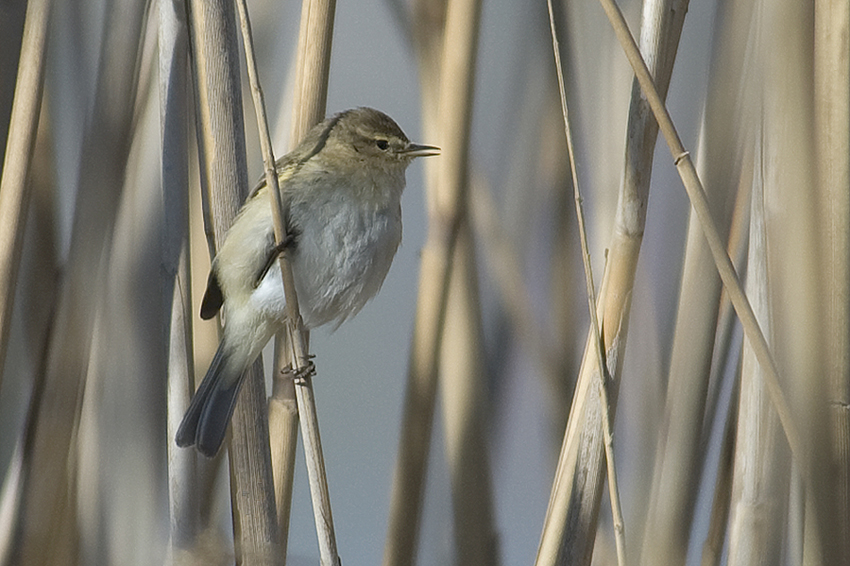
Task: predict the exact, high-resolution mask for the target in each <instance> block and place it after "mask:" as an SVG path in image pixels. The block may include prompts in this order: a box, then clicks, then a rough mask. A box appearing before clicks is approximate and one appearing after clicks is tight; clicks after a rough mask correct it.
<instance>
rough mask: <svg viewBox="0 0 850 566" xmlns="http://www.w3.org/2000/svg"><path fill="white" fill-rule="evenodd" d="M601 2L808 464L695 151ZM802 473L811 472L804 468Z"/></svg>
mask: <svg viewBox="0 0 850 566" xmlns="http://www.w3.org/2000/svg"><path fill="white" fill-rule="evenodd" d="M600 2H601V3H602V7H603V8H604V9H605V13H606V14H607V15H608V18H609V20H610V21H611V25H612V26H613V28H614V32H615V33H616V34H617V38H618V39H619V40H620V42H621V45H622V46H623V49H624V51H625V52H626V56H627V57H628V59H629V63H631V64H632V68H633V69H634V71H635V75H636V76H637V79H638V81H639V82H640V86H641V89H643V92H644V94H645V95H646V96H647V100H648V102H649V105H650V108H651V109H652V112H653V115H654V116H655V118H656V119H657V120H658V121H659V125H660V129H661V132H662V133H663V134H664V138H665V140H666V141H667V145H668V147H669V149H670V153H671V154H672V156H673V159H674V162H675V164H676V169H677V170H678V172H679V176H680V177H681V179H682V182H683V184H684V186H685V190H686V191H687V193H688V197H689V198H690V201H691V205H692V206H693V208H694V212H695V213H696V217H697V219H698V220H699V222H700V225H701V227H702V228H703V233H704V234H705V237H706V240H707V241H708V244H709V248H710V249H711V254H712V258H713V259H714V263H715V266H716V267H717V270H718V272H719V273H720V279H721V281H722V282H723V286H724V288H725V289H726V291H727V293H728V294H729V297H730V300H731V301H732V305H733V306H734V307H735V312H736V313H737V315H738V318H739V319H740V320H741V324H742V326H743V328H744V333H745V336H746V337H747V340H749V341H750V343H751V345H752V347H753V351H754V353H755V355H756V357H757V359H758V361H759V364H760V365H761V366H762V367H763V368H764V369H765V383H766V385H767V390H768V392H769V393H770V397H771V400H772V402H773V404H774V406H775V408H776V411H777V413H778V415H779V420H780V422H781V423H782V428H783V431H784V432H785V437H786V439H787V440H788V444H789V445H790V447H791V452H792V454H793V455H794V458H795V459H797V460H798V461H799V463H801V464H802V463H803V462H804V461H805V459H804V457H803V454H802V445H801V444H800V435H799V432H798V430H797V426H796V424H795V423H794V421H793V419H792V416H791V410H790V408H789V406H788V402H787V400H786V399H785V395H784V393H783V392H782V387H781V386H780V381H779V374H778V370H777V368H776V363H775V362H774V360H773V357H772V356H771V353H770V348H769V347H768V346H767V342H766V340H765V338H764V335H763V334H762V332H761V329H760V328H759V325H758V321H757V320H756V317H755V314H754V313H753V309H752V306H751V305H750V303H749V301H748V300H747V297H746V295H745V294H744V291H743V288H742V286H741V282H740V281H739V280H738V276H737V274H736V273H735V268H734V266H733V265H732V260H731V259H729V255H728V254H727V253H726V250H725V248H724V246H723V242H722V239H721V238H720V235H719V234H718V232H717V227H716V225H715V223H714V220H713V219H712V217H711V211H710V209H709V206H708V202H707V200H706V198H705V190H704V189H703V187H702V182H701V181H700V179H699V175H697V172H696V169H695V168H694V165H693V162H692V161H691V158H690V153H688V151H687V150H686V149H685V148H684V146H683V145H682V141H681V139H680V138H679V134H678V132H677V131H676V128H675V126H674V124H673V121H672V119H671V118H670V114H669V113H668V112H667V109H666V107H665V106H664V100H663V98H662V96H661V95H660V94H659V91H658V90H657V89H656V87H655V85H654V84H653V80H652V75H651V74H650V71H649V69H648V68H647V66H646V62H645V61H644V60H643V58H642V57H641V53H640V50H639V49H638V47H637V44H636V43H635V41H634V37H632V35H631V32H630V31H629V28H628V24H627V23H626V20H625V18H623V14H622V12H621V11H620V9H619V7H618V6H617V4H616V3H615V2H614V0H600ZM801 469H805V468H804V467H802V466H801Z"/></svg>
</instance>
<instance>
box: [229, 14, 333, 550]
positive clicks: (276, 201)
mask: <svg viewBox="0 0 850 566" xmlns="http://www.w3.org/2000/svg"><path fill="white" fill-rule="evenodd" d="M237 5H238V7H239V15H240V17H241V19H242V34H243V37H244V46H245V54H246V57H247V59H248V76H249V78H250V81H251V92H252V95H253V97H254V107H255V110H256V113H257V122H258V124H259V130H260V146H261V148H262V152H263V164H264V169H265V179H266V184H267V185H268V186H269V188H270V191H269V193H270V196H271V199H272V202H271V203H270V204H271V207H272V218H273V220H274V232H275V240H276V241H277V242H278V243H281V242H283V241H284V239H285V238H286V234H287V228H286V220H285V219H286V215H285V213H284V210H283V207H284V205H283V203H282V199H281V194H280V187H279V186H278V174H282V175H283V176H284V179H283V180H284V181H285V180H286V177H285V175H286V173H287V172H286V171H282V172H278V171H277V170H276V168H275V160H274V155H273V154H272V147H271V145H272V143H271V135H270V134H269V127H268V120H267V118H266V109H265V101H264V99H263V94H262V90H261V88H260V83H259V78H258V73H257V64H256V59H255V58H254V47H253V39H252V38H251V26H250V20H249V18H248V8H247V6H246V5H245V2H244V0H240V2H238V3H237ZM334 5H335V2H334V0H331V1H330V2H325V1H323V2H318V3H312V2H311V3H310V6H309V7H308V8H307V10H306V13H305V14H304V16H306V17H307V19H308V20H309V21H308V23H307V25H306V27H302V31H304V32H305V34H306V37H305V41H304V43H305V44H306V45H313V46H316V45H319V46H321V47H322V49H321V50H319V51H320V53H319V65H318V69H317V68H315V67H314V68H310V69H302V68H301V67H300V66H299V71H302V74H301V75H300V82H299V86H300V87H302V90H300V91H299V92H300V93H301V94H302V95H303V94H305V93H309V94H312V95H314V97H313V98H311V102H313V103H314V104H316V103H318V104H319V106H320V107H318V108H317V107H315V106H314V107H313V110H314V111H316V113H317V114H324V105H325V104H324V101H325V98H326V93H327V78H328V69H329V64H330V44H331V38H332V35H333V34H332V31H333V12H334V10H333V8H334ZM316 70H318V71H319V72H318V73H317V72H315V71H316ZM308 79H310V80H311V81H313V84H312V85H310V84H308ZM316 95H318V96H316ZM304 102H306V101H304ZM305 106H306V104H305ZM299 115H301V114H299ZM297 121H298V120H297V119H296V122H297ZM299 125H301V126H303V125H305V124H299ZM310 125H312V124H310ZM279 261H280V269H281V274H282V279H283V286H284V292H285V294H286V310H287V332H286V338H287V341H288V343H289V345H290V346H291V347H292V350H291V354H290V356H289V358H290V359H291V360H292V365H291V367H292V369H293V371H294V372H295V373H296V374H297V375H299V377H298V379H296V381H295V396H296V400H297V403H298V415H299V418H300V420H301V428H302V431H303V442H304V453H305V456H306V460H307V474H308V477H309V480H310V493H311V495H312V498H313V513H314V516H315V519H316V534H317V536H318V539H319V555H320V558H321V563H322V564H323V565H325V566H335V565H336V564H338V563H339V562H340V560H339V556H338V555H337V548H336V536H335V534H334V528H333V515H332V513H331V506H330V494H329V491H328V485H327V477H326V474H325V463H324V456H323V454H322V443H321V437H320V435H319V422H318V416H317V413H316V405H315V400H314V396H313V388H312V377H311V376H310V375H309V374H304V371H303V370H305V369H306V368H308V365H309V363H310V361H309V358H308V356H307V340H306V337H305V335H304V329H303V322H302V321H301V315H300V312H299V309H298V299H297V295H296V291H295V279H294V278H293V274H292V268H291V266H290V264H289V260H288V258H287V256H286V254H281V256H280V258H279Z"/></svg>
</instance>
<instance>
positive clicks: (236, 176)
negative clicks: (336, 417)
mask: <svg viewBox="0 0 850 566" xmlns="http://www.w3.org/2000/svg"><path fill="white" fill-rule="evenodd" d="M189 14H190V22H189V26H190V37H191V40H192V55H193V70H194V73H195V89H196V107H197V110H198V112H199V114H200V120H199V123H198V125H197V127H198V129H199V134H198V139H199V149H200V153H201V154H203V157H202V158H201V162H202V167H203V169H202V178H203V179H205V181H206V187H207V190H208V191H209V200H210V207H211V212H212V214H211V217H212V218H211V220H212V232H213V235H214V239H215V245H216V247H220V246H221V243H222V242H223V241H224V237H225V234H226V233H227V229H228V228H229V227H230V225H231V224H232V222H233V219H234V217H235V216H236V212H237V211H238V209H239V206H240V205H241V204H242V202H243V201H244V199H245V197H246V196H247V192H248V168H247V162H246V156H245V131H244V124H243V122H242V93H241V83H240V75H239V59H238V53H239V50H238V36H237V27H236V16H235V13H234V7H233V4H232V3H230V2H229V1H228V0H217V1H212V2H207V1H203V2H198V1H190V2H189ZM228 456H229V462H230V481H231V501H232V507H233V531H234V544H235V547H236V555H237V560H238V561H239V562H241V563H243V564H266V563H270V562H276V561H277V556H278V550H279V549H278V547H279V540H278V537H279V531H278V528H277V513H276V510H275V502H274V485H273V479H272V470H271V454H270V450H269V440H268V416H267V407H266V393H265V380H264V379H263V371H262V360H260V359H258V360H257V361H256V362H255V363H254V364H253V366H252V368H251V369H249V370H248V374H247V375H246V376H245V384H244V385H243V387H242V390H241V392H240V394H239V397H238V399H237V402H236V408H235V410H234V412H233V418H232V420H231V441H230V447H229V451H228Z"/></svg>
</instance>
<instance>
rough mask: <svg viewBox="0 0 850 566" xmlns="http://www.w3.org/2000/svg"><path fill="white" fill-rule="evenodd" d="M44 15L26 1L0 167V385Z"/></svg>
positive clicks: (34, 126)
mask: <svg viewBox="0 0 850 566" xmlns="http://www.w3.org/2000/svg"><path fill="white" fill-rule="evenodd" d="M49 18H50V0H34V1H32V2H28V3H27V11H26V16H25V20H24V31H23V37H22V41H21V54H20V62H19V63H18V76H17V78H16V81H15V96H14V101H13V103H12V115H11V116H10V118H9V130H8V134H7V140H6V154H5V156H4V159H3V169H2V170H0V385H2V383H3V368H4V366H5V360H6V349H7V347H8V345H9V329H10V327H11V319H12V306H13V304H14V298H15V281H16V279H17V275H18V267H19V265H20V262H21V250H22V249H23V244H24V228H25V226H26V219H27V205H28V203H29V196H30V186H29V183H27V179H28V177H29V171H30V163H31V156H32V153H33V148H34V147H35V138H36V132H37V131H38V119H39V115H40V112H41V103H42V99H41V98H42V97H41V95H42V89H43V87H44V59H45V51H46V45H47V24H48V21H49Z"/></svg>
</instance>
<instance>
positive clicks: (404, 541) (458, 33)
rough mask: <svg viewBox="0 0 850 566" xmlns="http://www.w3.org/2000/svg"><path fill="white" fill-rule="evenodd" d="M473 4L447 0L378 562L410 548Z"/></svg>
mask: <svg viewBox="0 0 850 566" xmlns="http://www.w3.org/2000/svg"><path fill="white" fill-rule="evenodd" d="M480 8H481V3H480V0H456V1H451V2H449V4H448V11H447V14H446V29H445V35H444V37H445V43H444V46H443V53H442V57H443V59H442V64H441V68H440V94H439V125H440V132H439V139H440V142H439V145H440V146H441V147H442V157H441V158H440V161H441V163H440V169H439V171H438V173H437V177H436V189H437V190H436V191H434V192H433V193H429V195H428V197H429V198H428V210H429V214H428V217H429V228H428V238H427V240H426V243H425V247H424V248H423V249H422V259H421V267H420V277H419V294H418V298H417V308H416V322H415V326H414V330H413V337H412V345H411V354H410V365H409V367H408V381H407V394H406V399H405V407H404V413H403V416H402V430H401V435H400V438H399V452H398V456H397V460H396V468H395V472H394V475H393V487H392V493H391V500H390V517H389V532H388V533H387V541H386V545H385V547H384V559H383V563H384V565H385V566H391V565H392V566H405V565H409V564H412V563H413V562H414V559H415V554H416V539H417V535H418V530H419V520H420V516H421V512H422V497H423V491H424V484H425V475H426V474H425V471H426V467H427V458H428V453H429V448H430V443H431V425H432V421H433V414H434V403H435V398H436V388H437V377H438V371H439V360H440V351H441V341H442V333H443V328H444V325H445V319H446V305H447V302H448V295H449V291H448V289H449V282H450V280H451V271H452V260H453V257H454V254H455V247H456V244H457V239H458V231H459V229H460V225H461V223H462V222H463V220H462V219H463V217H464V214H465V209H466V203H467V191H468V178H469V177H468V175H469V173H468V170H469V168H468V160H469V155H468V152H469V140H470V125H471V110H472V87H473V83H474V80H473V77H474V75H475V72H474V69H475V55H476V46H477V42H478V25H479V22H480Z"/></svg>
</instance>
